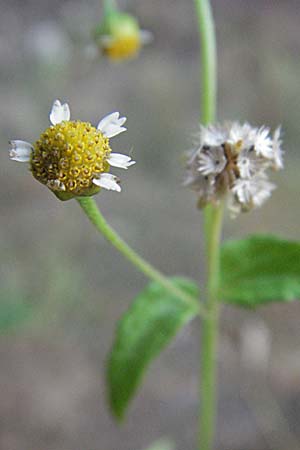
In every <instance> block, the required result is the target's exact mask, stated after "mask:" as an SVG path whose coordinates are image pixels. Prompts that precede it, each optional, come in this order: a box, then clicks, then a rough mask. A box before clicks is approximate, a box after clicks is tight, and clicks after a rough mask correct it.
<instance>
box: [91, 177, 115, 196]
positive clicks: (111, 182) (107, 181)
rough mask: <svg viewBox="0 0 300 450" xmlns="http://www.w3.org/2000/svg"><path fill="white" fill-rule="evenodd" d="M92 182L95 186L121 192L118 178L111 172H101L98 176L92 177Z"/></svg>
mask: <svg viewBox="0 0 300 450" xmlns="http://www.w3.org/2000/svg"><path fill="white" fill-rule="evenodd" d="M93 183H94V184H95V185H96V186H99V187H102V188H104V189H107V190H108V191H117V192H121V186H120V184H119V179H118V178H117V177H116V176H115V175H112V174H111V173H101V175H100V176H99V178H94V179H93Z"/></svg>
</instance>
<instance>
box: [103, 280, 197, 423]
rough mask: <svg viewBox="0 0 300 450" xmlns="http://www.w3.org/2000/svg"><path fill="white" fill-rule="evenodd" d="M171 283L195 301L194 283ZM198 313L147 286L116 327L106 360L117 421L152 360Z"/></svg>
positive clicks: (154, 286)
mask: <svg viewBox="0 0 300 450" xmlns="http://www.w3.org/2000/svg"><path fill="white" fill-rule="evenodd" d="M172 281H173V283H174V284H175V285H177V286H178V287H180V288H181V289H182V290H183V291H185V292H186V293H188V294H189V295H191V296H193V297H194V298H195V299H198V297H199V290H198V286H197V285H196V284H195V283H194V282H192V281H190V280H187V279H184V278H177V277H176V278H173V279H172ZM197 313H198V310H197V306H195V305H193V304H192V303H191V304H190V303H188V302H184V301H183V300H181V299H179V298H178V297H176V296H174V295H172V294H170V293H169V292H168V291H166V289H165V288H163V287H162V286H161V285H160V284H158V283H154V282H152V283H150V284H149V285H148V286H147V287H146V289H145V290H144V291H143V292H141V293H140V294H139V295H138V296H137V297H136V299H135V300H134V302H133V303H132V305H131V306H130V308H129V310H128V311H127V312H126V314H124V316H123V317H122V319H121V320H120V321H119V323H118V326H117V331H116V337H115V341H114V344H113V348H112V351H111V353H110V355H109V359H108V367H107V384H108V391H109V402H110V406H111V410H112V412H113V414H114V415H115V416H116V417H117V418H119V419H121V418H122V417H123V415H124V413H125V410H126V408H127V406H128V403H129V401H130V400H131V398H132V397H133V395H134V393H135V391H136V389H137V387H138V384H139V383H140V381H141V378H142V376H143V374H144V371H145V369H146V367H147V366H148V365H149V363H150V362H151V360H152V359H153V358H154V357H155V356H156V355H158V354H159V353H160V352H161V351H162V349H163V348H164V347H165V346H166V345H167V344H168V343H169V342H170V340H171V339H172V337H173V336H174V335H175V334H176V333H177V331H179V329H180V328H181V327H182V326H183V325H185V324H186V323H187V322H188V321H189V320H191V319H192V318H193V317H195V316H196V315H197Z"/></svg>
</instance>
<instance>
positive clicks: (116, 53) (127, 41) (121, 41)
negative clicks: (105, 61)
mask: <svg viewBox="0 0 300 450" xmlns="http://www.w3.org/2000/svg"><path fill="white" fill-rule="evenodd" d="M140 48H141V40H140V37H139V35H138V34H135V35H133V34H131V35H128V36H124V35H123V36H116V37H114V38H113V39H112V40H111V42H109V43H107V44H106V45H105V46H103V49H102V51H103V53H104V54H105V55H106V56H107V57H108V58H110V59H111V60H114V61H121V60H123V59H127V58H133V57H134V56H136V55H137V53H138V52H139V50H140Z"/></svg>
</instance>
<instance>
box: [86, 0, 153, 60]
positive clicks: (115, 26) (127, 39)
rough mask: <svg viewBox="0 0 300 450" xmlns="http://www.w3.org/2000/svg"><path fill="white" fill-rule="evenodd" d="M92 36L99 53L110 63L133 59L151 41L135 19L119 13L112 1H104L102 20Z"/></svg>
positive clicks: (148, 34)
mask: <svg viewBox="0 0 300 450" xmlns="http://www.w3.org/2000/svg"><path fill="white" fill-rule="evenodd" d="M93 35H94V39H95V42H96V44H97V46H98V47H99V49H100V51H101V52H102V53H103V54H104V55H105V56H107V57H108V58H109V59H110V60H112V61H123V60H126V59H131V58H134V57H136V56H137V55H138V53H139V51H140V49H141V47H142V46H143V45H145V44H148V43H149V42H151V41H152V33H150V32H149V31H146V30H141V29H140V26H139V24H138V21H137V19H136V18H135V17H133V16H132V15H130V14H126V13H123V12H121V11H119V10H118V9H117V7H116V5H115V3H114V2H113V1H112V0H106V1H104V15H103V19H102V21H101V22H100V24H99V25H98V26H97V27H96V28H95V29H94V32H93Z"/></svg>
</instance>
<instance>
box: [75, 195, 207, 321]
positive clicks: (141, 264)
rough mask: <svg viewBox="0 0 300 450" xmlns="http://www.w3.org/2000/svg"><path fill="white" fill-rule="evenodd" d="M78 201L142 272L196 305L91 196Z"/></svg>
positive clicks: (199, 306)
mask: <svg viewBox="0 0 300 450" xmlns="http://www.w3.org/2000/svg"><path fill="white" fill-rule="evenodd" d="M77 201H78V203H79V205H80V206H81V208H82V209H83V211H84V212H85V214H86V215H87V217H88V218H89V219H90V221H91V222H92V223H93V225H94V226H95V227H96V229H97V230H98V231H99V232H100V233H102V234H103V236H104V237H105V238H106V240H107V241H108V242H110V243H111V244H112V245H113V246H114V247H115V248H116V249H117V250H118V251H119V252H120V253H122V254H123V255H124V256H125V258H127V259H128V260H129V261H130V262H131V263H132V264H133V265H134V266H135V267H136V268H137V269H138V270H139V271H140V272H142V273H144V274H145V275H146V276H147V277H148V278H150V279H151V280H153V281H156V282H157V283H159V284H160V285H161V286H163V287H164V288H165V289H167V290H168V291H169V292H170V293H172V294H173V295H175V296H176V297H179V298H181V299H182V300H183V301H185V302H188V303H190V304H192V305H194V306H195V302H196V301H195V299H194V298H193V297H191V296H190V295H188V294H186V293H185V292H183V291H182V290H181V289H180V288H178V287H177V286H175V285H174V284H173V283H172V282H171V281H170V280H169V279H168V278H167V277H165V276H164V275H163V274H162V273H161V272H159V271H158V270H157V269H155V268H154V267H153V266H152V265H151V264H149V263H148V262H147V261H145V260H144V259H143V258H142V257H141V256H139V255H138V254H137V253H136V252H135V251H134V250H133V249H132V248H130V247H129V245H128V244H127V243H126V242H125V241H124V240H123V239H122V238H121V237H120V236H119V235H118V234H117V232H116V231H115V230H114V229H113V228H112V227H111V226H110V225H109V224H108V223H107V221H106V220H105V218H104V217H103V215H102V213H101V212H100V209H99V208H98V206H97V204H96V202H95V201H94V200H93V199H92V198H91V197H78V198H77ZM196 306H197V309H198V313H199V315H200V316H201V317H204V316H205V315H206V311H205V308H204V306H203V305H202V304H201V303H200V304H198V302H197V304H196Z"/></svg>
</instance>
